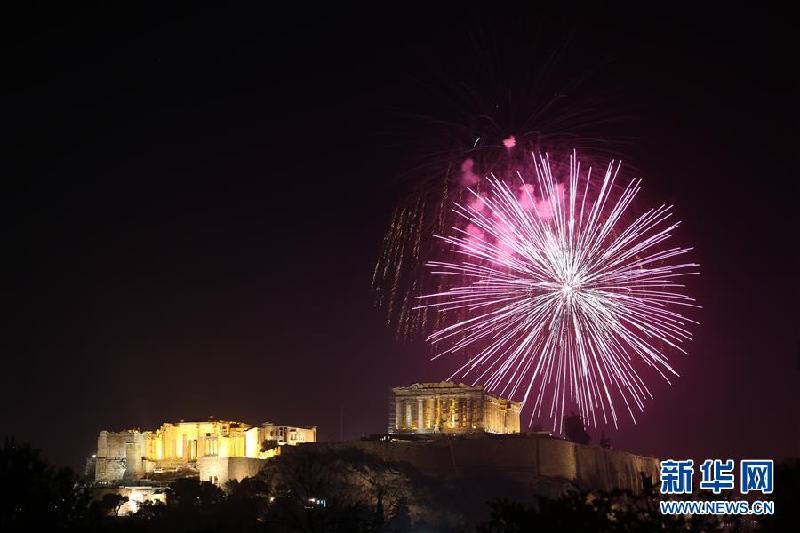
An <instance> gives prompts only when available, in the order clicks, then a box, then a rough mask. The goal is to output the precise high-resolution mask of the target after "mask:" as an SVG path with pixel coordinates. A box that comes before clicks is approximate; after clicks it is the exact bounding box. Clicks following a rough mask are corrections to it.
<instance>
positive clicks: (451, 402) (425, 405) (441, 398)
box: [389, 381, 520, 434]
mask: <svg viewBox="0 0 800 533" xmlns="http://www.w3.org/2000/svg"><path fill="white" fill-rule="evenodd" d="M519 413H520V403H519V402H514V401H511V400H505V399H503V398H499V397H497V396H494V395H492V394H489V393H488V392H486V391H485V390H484V389H483V387H470V386H468V385H463V384H459V385H457V384H455V383H452V382H449V381H443V382H440V383H415V384H414V385H410V386H408V387H395V388H393V389H392V397H391V400H390V407H389V433H394V434H397V433H416V434H437V433H444V434H461V433H503V434H507V433H519V427H520V426H519Z"/></svg>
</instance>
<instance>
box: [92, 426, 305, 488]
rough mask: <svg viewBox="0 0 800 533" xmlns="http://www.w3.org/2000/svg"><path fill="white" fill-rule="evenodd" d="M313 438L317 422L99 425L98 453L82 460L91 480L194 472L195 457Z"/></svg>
mask: <svg viewBox="0 0 800 533" xmlns="http://www.w3.org/2000/svg"><path fill="white" fill-rule="evenodd" d="M316 440H317V428H316V427H310V428H304V427H295V426H277V425H275V424H272V423H270V422H266V423H264V424H262V425H261V426H250V425H249V424H245V423H243V422H234V421H228V420H213V419H211V420H205V421H200V422H184V421H181V422H178V423H174V424H173V423H169V422H168V423H165V424H163V425H162V426H161V427H160V428H158V429H157V430H155V431H139V430H138V429H128V430H124V431H119V432H109V431H101V432H100V435H99V436H98V438H97V453H96V454H95V455H94V456H93V457H91V458H90V459H89V461H88V462H87V465H89V466H88V468H92V467H93V470H94V471H93V472H91V471H90V472H89V474H90V475H92V474H93V475H94V479H95V481H97V482H100V483H106V484H118V483H121V482H127V481H136V480H140V479H143V478H147V477H154V476H156V475H158V474H168V475H169V474H173V475H178V476H180V475H189V476H190V475H199V471H198V462H199V460H200V459H202V458H204V457H215V458H250V459H268V458H269V457H273V456H275V455H277V454H278V453H280V446H283V445H296V444H300V443H303V442H316ZM224 477H225V478H226V479H228V478H229V476H227V475H225V476H224ZM230 478H231V479H233V477H230Z"/></svg>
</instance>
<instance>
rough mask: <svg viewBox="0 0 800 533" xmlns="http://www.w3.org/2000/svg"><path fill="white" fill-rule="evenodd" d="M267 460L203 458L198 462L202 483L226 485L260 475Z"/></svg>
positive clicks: (252, 458)
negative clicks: (259, 472) (209, 482)
mask: <svg viewBox="0 0 800 533" xmlns="http://www.w3.org/2000/svg"><path fill="white" fill-rule="evenodd" d="M265 461H267V459H257V458H254V457H201V458H200V459H198V460H197V468H198V470H199V472H200V481H211V482H212V483H215V484H217V485H220V486H222V485H225V483H227V482H228V481H230V480H236V481H241V480H242V479H244V478H246V477H253V476H255V475H256V474H258V471H259V470H261V467H262V466H263V465H264V462H265Z"/></svg>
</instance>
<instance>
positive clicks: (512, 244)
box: [419, 153, 699, 429]
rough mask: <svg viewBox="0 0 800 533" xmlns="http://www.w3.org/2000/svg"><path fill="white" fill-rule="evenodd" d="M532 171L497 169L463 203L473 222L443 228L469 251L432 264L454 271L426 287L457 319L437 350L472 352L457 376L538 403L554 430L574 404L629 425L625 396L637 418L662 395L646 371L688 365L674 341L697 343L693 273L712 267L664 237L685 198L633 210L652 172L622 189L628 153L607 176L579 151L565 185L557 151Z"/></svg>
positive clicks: (431, 305) (433, 302)
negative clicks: (672, 354)
mask: <svg viewBox="0 0 800 533" xmlns="http://www.w3.org/2000/svg"><path fill="white" fill-rule="evenodd" d="M533 169H534V176H533V177H534V179H533V180H531V182H530V183H526V182H525V180H524V179H523V176H522V175H521V174H518V175H517V178H518V180H519V181H518V182H516V183H509V182H507V181H504V180H500V179H497V178H495V177H494V176H492V177H490V178H486V179H485V184H486V187H485V189H486V190H484V191H482V192H481V193H480V195H479V194H478V193H477V192H476V191H474V190H473V189H470V192H471V193H472V195H473V196H472V201H469V202H467V203H466V205H461V204H455V208H454V212H455V213H456V214H457V215H458V216H460V217H463V219H465V222H466V223H465V224H464V226H463V228H458V227H455V228H453V233H452V234H451V235H449V236H438V237H439V238H440V239H442V240H443V241H444V242H445V243H447V244H448V245H450V246H451V247H452V248H453V252H455V254H456V257H460V259H459V260H457V261H452V262H439V261H429V262H428V266H429V267H432V268H433V269H434V272H433V273H434V274H436V275H440V276H445V277H446V278H445V279H446V280H450V281H451V283H449V284H448V285H447V286H446V287H445V288H444V289H443V290H442V291H441V292H437V293H435V294H428V295H425V296H421V297H420V299H421V301H422V302H423V304H422V305H420V306H419V307H420V308H428V309H435V310H437V311H439V312H440V313H441V314H442V315H443V317H444V318H445V320H444V324H445V325H444V326H442V327H441V328H440V329H438V330H437V331H435V332H434V333H432V334H431V335H430V336H429V337H428V340H429V342H431V343H432V344H433V345H434V346H435V347H437V353H436V355H435V357H434V358H436V357H440V356H442V355H445V354H453V353H456V352H458V353H464V354H466V362H465V363H464V364H463V365H462V366H461V367H459V368H458V369H457V370H456V371H455V372H454V373H453V375H452V376H451V379H453V378H456V377H458V378H461V379H470V380H471V381H472V382H473V383H481V384H483V385H485V386H486V387H487V388H488V389H489V390H492V391H495V392H499V393H500V394H501V395H507V396H511V397H512V398H520V397H521V400H522V402H523V404H529V402H531V401H532V402H533V408H532V410H531V420H533V418H534V417H537V418H548V419H550V420H552V421H553V428H554V429H555V428H557V427H559V428H560V424H561V421H562V420H563V417H564V411H565V407H567V406H568V405H576V406H577V408H578V410H579V412H580V414H581V416H582V417H583V418H584V420H591V422H592V423H593V424H594V425H595V426H596V425H598V423H600V422H602V423H604V424H608V423H609V421H610V422H612V423H613V424H614V426H617V425H618V416H617V408H618V407H620V405H622V404H624V405H625V408H626V410H627V411H628V413H629V414H630V416H631V418H632V419H633V421H634V423H635V422H636V417H635V415H634V411H636V410H638V411H640V412H641V411H643V410H644V401H645V399H646V398H647V397H652V394H651V392H650V390H649V389H648V387H647V385H646V384H645V382H644V380H643V379H642V377H641V376H640V374H639V372H638V370H637V368H640V367H642V366H643V365H646V366H648V367H651V368H653V369H654V370H656V371H657V372H658V373H659V374H660V375H661V376H662V377H663V378H664V379H665V380H666V381H667V382H668V383H669V382H670V375H673V376H677V375H678V373H677V372H676V371H675V370H674V369H673V368H672V366H671V365H670V363H669V360H668V358H667V356H666V355H665V352H666V351H669V350H670V349H675V350H678V351H680V352H683V353H686V352H685V350H684V349H683V348H682V347H681V344H682V343H684V342H686V341H688V340H690V339H691V332H690V331H689V329H688V327H689V324H690V323H695V321H693V320H691V319H689V318H687V317H685V316H684V315H683V314H682V311H683V310H684V309H685V308H687V307H697V305H696V304H695V303H694V299H693V298H691V297H689V296H688V295H686V294H685V293H684V291H685V286H684V285H683V284H682V283H680V278H681V276H684V275H687V274H696V273H697V267H698V266H699V265H697V264H695V263H682V262H678V261H676V259H679V258H680V257H681V256H683V255H684V254H686V253H687V252H688V251H690V250H691V248H682V247H667V246H665V245H664V243H665V241H667V240H668V239H669V238H670V236H671V233H672V231H673V230H674V229H675V228H677V227H678V225H679V224H680V222H677V221H676V222H673V221H672V206H665V205H662V206H660V207H657V208H654V209H650V210H647V211H645V212H643V213H641V214H640V215H638V216H637V217H633V216H631V215H630V214H629V213H628V211H629V208H630V207H631V203H632V202H633V200H634V198H635V197H636V195H637V193H638V192H639V190H640V183H641V180H632V181H630V182H629V183H628V185H627V186H626V187H624V188H617V189H615V187H614V182H615V180H616V178H617V175H618V173H619V169H620V164H619V163H618V162H616V163H615V162H614V161H612V162H611V163H610V164H609V165H608V167H607V169H606V171H605V175H604V176H603V178H602V181H600V180H597V183H594V182H593V180H592V178H591V168H590V169H588V171H586V172H585V175H584V176H583V177H582V176H581V174H582V173H581V165H580V162H579V161H578V160H577V158H576V156H575V154H574V153H573V154H572V156H571V158H570V170H569V176H568V178H567V179H566V180H565V181H566V183H563V184H562V183H558V182H557V181H556V179H555V178H554V177H553V175H552V173H551V166H550V161H549V159H548V158H547V157H546V156H545V157H542V156H539V157H538V158H537V157H534V161H533ZM612 191H617V192H612ZM537 192H538V195H537V194H536V193H537Z"/></svg>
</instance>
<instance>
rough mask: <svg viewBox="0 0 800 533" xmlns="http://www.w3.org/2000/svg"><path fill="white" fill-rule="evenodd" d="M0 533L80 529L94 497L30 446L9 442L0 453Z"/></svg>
mask: <svg viewBox="0 0 800 533" xmlns="http://www.w3.org/2000/svg"><path fill="white" fill-rule="evenodd" d="M0 480H2V483H0V531H17V530H29V531H37V530H38V531H59V530H65V529H73V528H74V529H77V528H79V527H80V525H81V524H83V523H85V522H86V520H87V519H88V516H89V505H90V501H91V494H90V491H89V488H88V487H87V486H86V485H84V484H83V483H81V482H80V480H79V479H78V477H77V476H76V475H75V474H74V473H73V472H72V470H70V469H69V468H60V469H56V468H53V467H52V466H50V464H48V463H47V461H45V460H44V459H42V457H41V453H40V451H39V450H38V449H34V448H32V447H31V446H30V444H22V445H19V444H17V443H16V441H15V440H14V439H13V438H6V439H5V441H4V443H3V447H2V449H0Z"/></svg>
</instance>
